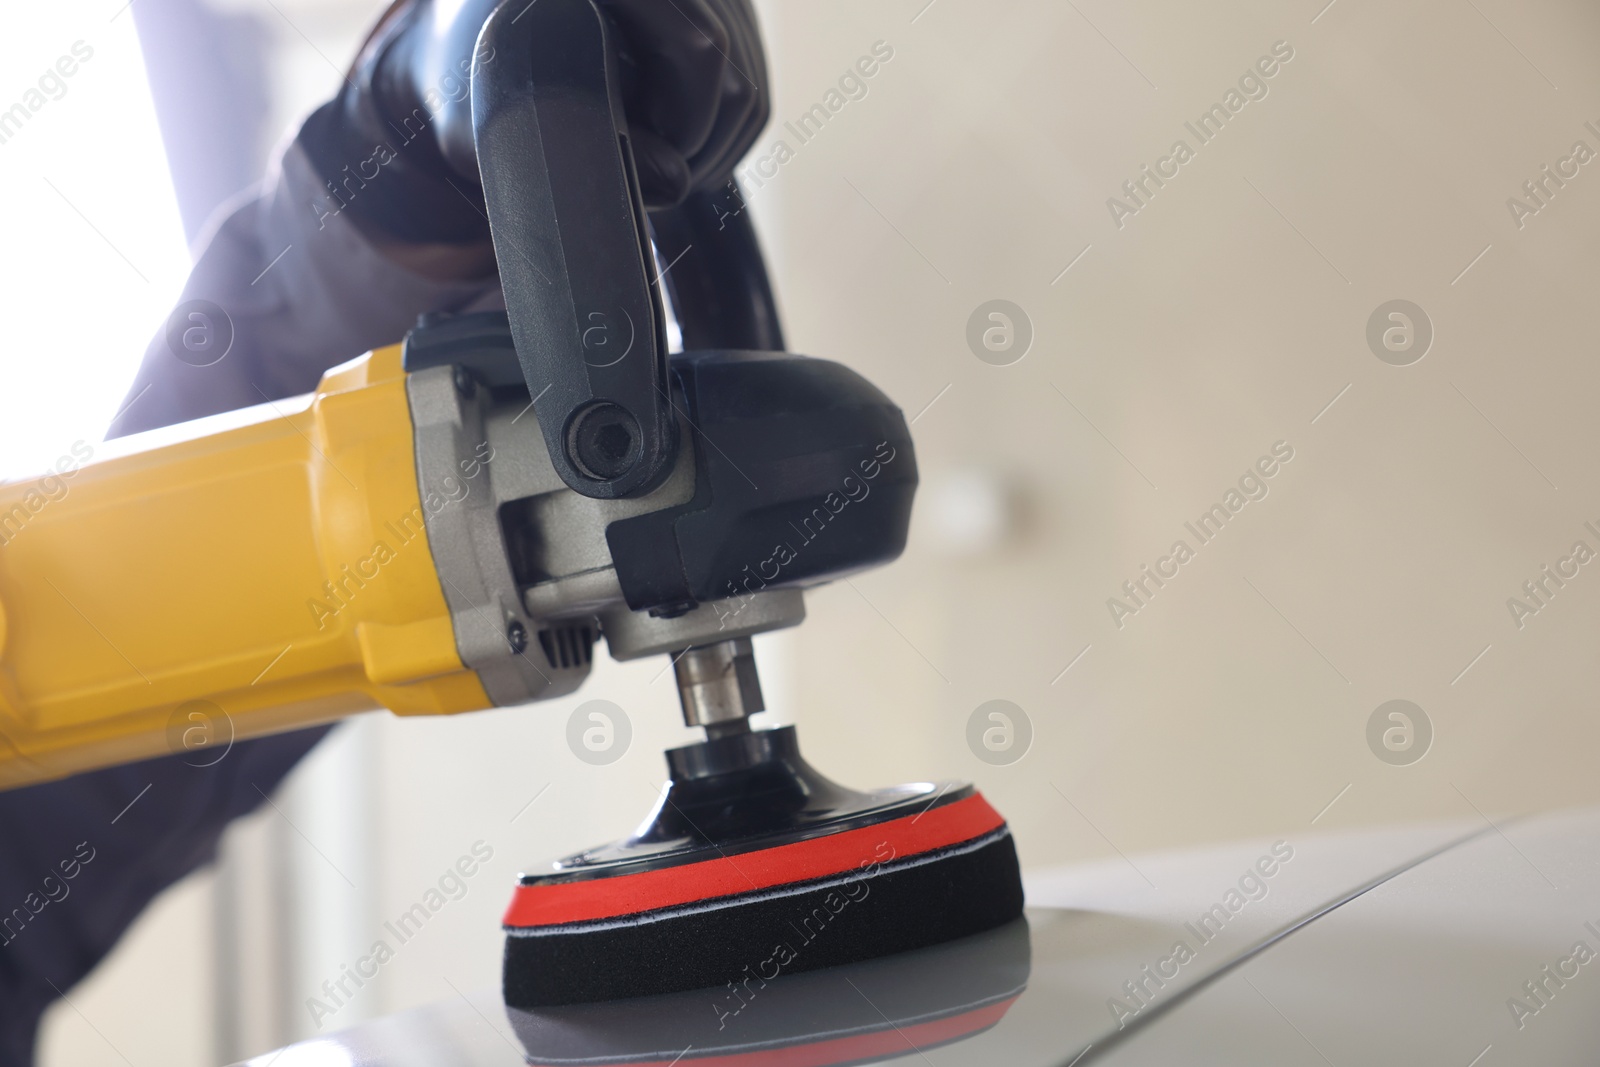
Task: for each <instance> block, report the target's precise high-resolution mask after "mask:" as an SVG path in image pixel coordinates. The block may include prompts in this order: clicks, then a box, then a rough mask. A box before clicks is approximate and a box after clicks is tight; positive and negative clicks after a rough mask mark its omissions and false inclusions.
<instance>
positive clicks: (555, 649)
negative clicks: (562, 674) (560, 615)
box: [539, 626, 594, 668]
mask: <svg viewBox="0 0 1600 1067" xmlns="http://www.w3.org/2000/svg"><path fill="white" fill-rule="evenodd" d="M539 647H540V648H542V649H544V655H545V659H547V660H549V661H550V665H551V666H552V667H561V668H568V667H587V666H588V665H589V661H590V660H589V657H590V653H591V652H592V651H593V649H594V633H593V631H591V630H590V629H589V627H587V626H563V627H562V628H560V629H559V630H540V631H539Z"/></svg>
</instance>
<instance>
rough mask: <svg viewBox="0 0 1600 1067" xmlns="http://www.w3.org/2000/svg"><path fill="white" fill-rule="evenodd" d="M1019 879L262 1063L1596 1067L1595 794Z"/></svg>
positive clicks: (419, 1020)
mask: <svg viewBox="0 0 1600 1067" xmlns="http://www.w3.org/2000/svg"><path fill="white" fill-rule="evenodd" d="M1027 892H1028V903H1029V911H1028V915H1027V918H1026V919H1025V920H1023V921H1019V922H1018V923H1015V924H1012V925H1011V926H1009V927H1007V928H1004V929H1002V930H998V931H994V932H992V933H990V934H985V935H981V936H979V937H975V938H967V939H964V940H963V941H959V942H953V943H951V944H949V945H943V946H936V947H934V948H931V949H925V950H922V951H919V952H915V953H907V954H904V955H901V956H898V957H891V958H888V959H884V960H875V961H868V962H866V963H861V964H855V965H852V966H849V967H839V968H833V969H828V970H822V971H815V972H808V973H802V974H796V975H785V976H780V977H779V978H778V979H776V980H774V981H772V982H768V983H762V982H760V981H759V979H755V980H750V976H739V975H730V976H729V978H730V982H731V983H735V982H736V983H738V987H737V988H735V986H734V985H733V984H730V986H729V987H728V988H726V989H720V990H706V991H700V992H694V993H685V994H676V995H673V996H670V997H651V998H642V999H639V1000H630V1001H621V1002H616V1003H613V1004H605V1005H591V1006H585V1007H581V1008H567V1009H560V1010H552V1011H544V1012H522V1011H512V1010H508V1009H506V1008H505V1007H504V1005H502V1004H501V1003H500V1001H499V997H498V994H497V992H496V991H493V990H489V991H485V992H482V993H480V994H478V995H475V996H470V997H461V998H457V999H455V1000H453V1001H446V1002H443V1003H441V1004H439V1005H436V1006H433V1007H429V1008H425V1009H421V1010H417V1011H412V1012H406V1013H402V1014H398V1015H394V1016H391V1017H389V1018H386V1019H382V1020H378V1021H376V1022H373V1023H370V1024H367V1025H364V1026H360V1027H357V1028H354V1029H352V1030H348V1031H345V1032H343V1033H340V1034H336V1035H333V1036H331V1037H328V1038H320V1039H317V1040H314V1041H309V1042H304V1043H302V1044H299V1045H294V1046H290V1047H289V1048H287V1049H284V1050H280V1051H279V1052H277V1053H271V1054H268V1055H265V1056H262V1057H259V1058H258V1059H256V1060H253V1061H251V1064H252V1065H253V1067H265V1065H266V1064H268V1063H272V1064H274V1065H275V1067H312V1065H315V1067H330V1065H341V1067H342V1065H349V1067H377V1065H384V1067H411V1065H420V1064H460V1065H505V1067H512V1065H518V1064H527V1063H534V1064H590V1065H599V1064H621V1063H632V1064H660V1065H667V1064H672V1063H678V1064H681V1065H684V1067H688V1065H691V1064H716V1065H717V1067H768V1065H771V1067H780V1065H781V1067H812V1065H816V1067H821V1065H824V1064H843V1063H876V1062H884V1061H889V1060H893V1059H898V1058H900V1057H904V1056H912V1057H921V1062H925V1063H929V1064H937V1065H938V1067H965V1065H969V1064H970V1065H982V1067H995V1065H1000V1064H1003V1065H1006V1067H1013V1065H1014V1067H1032V1065H1038V1067H1054V1065H1060V1067H1067V1065H1087V1064H1091V1063H1093V1064H1114V1065H1116V1067H1129V1065H1134V1064H1184V1065H1191V1064H1196V1065H1203V1064H1211V1063H1216V1064H1224V1063H1226V1064H1229V1065H1238V1064H1249V1063H1270V1064H1275V1065H1277V1064H1282V1065H1294V1064H1301V1063H1304V1064H1337V1065H1344V1064H1352V1065H1354V1064H1362V1065H1371V1064H1405V1065H1407V1067H1412V1065H1415V1064H1420V1063H1441V1064H1454V1065H1459V1067H1493V1065H1496V1064H1511V1063H1515V1064H1579V1063H1594V1062H1600V1010H1597V1009H1600V810H1587V811H1579V812H1566V813H1558V814H1551V815H1543V816H1539V817H1535V818H1529V819H1523V820H1519V821H1512V822H1507V821H1500V822H1498V823H1489V822H1487V821H1485V820H1482V819H1480V820H1477V821H1475V822H1471V823H1440V824H1428V825H1416V826H1407V827H1401V828H1392V829H1384V830H1378V831H1363V832H1358V833H1345V834H1330V833H1315V832H1308V833H1307V834H1305V835H1303V836H1298V837H1297V836H1293V835H1286V836H1285V837H1283V838H1280V839H1277V840H1263V841H1255V842H1244V843H1239V844H1234V845H1228V846H1224V847H1217V848H1208V849H1204V850H1196V851H1189V852H1173V853H1162V854H1156V855H1142V856H1133V857H1129V858H1118V859H1116V860H1114V861H1108V862H1106V863H1100V864H1093V865H1082V866H1074V867H1069V868H1062V869H1058V870H1052V871H1045V872H1039V873H1036V874H1034V875H1033V876H1031V877H1030V878H1029V879H1028V883H1027ZM820 936H825V933H824V934H823V935H820ZM741 978H743V979H745V980H744V981H740V979H741Z"/></svg>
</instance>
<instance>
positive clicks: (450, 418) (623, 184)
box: [0, 0, 1022, 1006]
mask: <svg viewBox="0 0 1600 1067" xmlns="http://www.w3.org/2000/svg"><path fill="white" fill-rule="evenodd" d="M611 32H612V31H611V30H610V29H609V28H608V24H607V22H606V19H605V16H604V15H603V14H602V13H601V11H600V10H599V9H598V8H597V7H596V6H595V4H594V3H593V2H592V0H538V2H537V3H532V4H528V3H522V2H516V3H510V4H506V5H503V6H501V7H500V8H499V9H498V10H497V11H496V12H495V13H494V14H493V15H491V16H490V18H489V20H488V21H487V22H486V23H484V24H483V26H482V29H481V33H480V35H479V37H478V42H479V43H478V49H477V54H478V55H480V56H490V55H492V56H493V57H494V60H493V62H489V63H480V64H478V65H477V66H476V67H475V69H474V71H473V77H472V88H471V92H472V114H473V124H474V133H475V139H476V147H477V155H478V160H479V168H480V172H481V177H482V179H483V190H484V197H485V202H486V205H487V213H488V218H489V224H490V230H491V233H492V236H493V239H494V246H495V254H496V258H497V260H498V264H499V270H500V279H501V283H502V288H503V291H504V296H505V304H506V310H505V312H504V313H499V312H493V313H482V314H466V315H450V316H427V317H425V318H424V320H423V321H422V322H419V324H418V326H417V328H416V329H414V330H413V331H411V332H410V334H409V335H408V336H407V337H406V338H405V340H404V343H403V344H402V345H396V346H391V347H389V348H384V349H379V350H376V351H374V352H372V353H370V354H368V355H366V356H364V357H361V358H360V359H357V360H354V361H352V362H351V363H348V364H345V365H343V366H341V367H336V368H334V369H333V370H331V371H329V372H328V373H327V374H326V375H325V376H324V378H323V380H322V382H321V384H320V385H319V387H318V389H317V391H316V392H315V393H314V394H311V395H309V396H307V397H304V398H301V399H299V400H292V401H280V402H278V403H275V404H268V405H263V406H262V407H261V408H256V409H249V410H246V411H241V412H236V413H230V414H229V415H226V416H217V417H214V418H211V419H204V420H199V421H196V422H193V423H188V424H185V425H184V426H180V427H171V428H167V429H164V430H159V431H152V432H151V433H149V434H140V435H135V436H132V437H128V438H124V439H121V440H119V441H116V442H112V443H111V444H108V445H106V446H102V447H101V448H100V450H99V451H98V452H97V453H96V455H95V456H94V457H93V458H92V459H91V460H90V461H89V462H87V463H85V464H83V465H82V466H81V467H80V468H78V469H76V470H75V471H74V472H73V473H72V475H71V478H72V480H71V489H70V492H69V493H67V494H65V495H61V496H59V498H56V497H51V498H50V503H49V505H48V507H47V508H42V509H41V508H40V507H37V506H35V498H36V497H37V498H40V499H42V497H39V494H38V492H36V491H35V490H36V487H35V486H33V485H31V484H30V483H26V482H15V483H7V484H0V535H3V539H4V551H3V552H0V787H5V786H15V785H20V784H24V783H28V782H33V781H40V780H44V779H47V778H50V777H56V776H60V775H63V774H69V773H72V772H75V771H80V770H86V769H89V768H92V767H96V766H104V765H107V764H110V763H116V762H126V761H131V760H135V759H142V758H147V757H149V756H153V755H158V754H162V753H165V752H167V751H175V752H186V751H192V750H193V749H194V748H195V747H196V746H197V745H200V746H204V745H210V746H213V747H218V746H221V745H223V744H225V743H231V741H232V740H233V739H234V738H235V737H247V736H253V735H259V734H264V733H270V732H274V731H279V730H286V729H291V728H294V727H299V726H308V725H311V724H314V723H320V722H329V721H332V720H335V719H338V718H340V717H342V716H345V715H349V714H352V713H355V712H359V711H364V710H368V709H370V708H373V707H386V708H389V709H390V710H392V711H395V712H397V713H399V714H408V715H409V714H449V713H455V712H461V711H470V710H474V709H477V708H485V707H508V706H514V705H521V704H527V703H529V702H532V701H539V700H545V699H550V698H554V697H560V696H564V695H566V694H569V693H571V692H573V691H575V690H576V689H577V688H578V687H579V686H580V685H581V684H582V682H583V681H584V679H585V678H586V677H587V675H588V673H589V670H590V667H591V656H592V651H593V647H594V643H595V641H596V639H597V638H598V637H599V636H602V635H603V636H604V638H605V640H606V644H607V647H608V649H609V651H610V653H611V655H612V656H613V657H614V658H617V659H621V660H629V659H636V658H639V657H643V656H652V655H668V656H671V657H672V659H673V666H674V670H675V671H676V676H677V682H678V690H679V694H680V696H681V702H682V707H683V715H684V719H685V721H686V722H687V723H689V724H690V725H691V726H695V727H700V728H703V729H704V731H705V740H704V741H700V742H698V743H695V744H691V745H687V746H685V747H682V748H677V749H674V750H672V751H670V752H668V753H667V766H668V769H669V772H670V780H669V782H668V786H667V788H666V789H665V790H664V792H663V793H662V795H661V797H660V800H659V802H658V803H657V805H656V807H655V810H654V811H652V812H651V813H650V814H649V817H648V818H647V819H646V820H645V822H644V824H643V825H642V826H641V827H640V828H639V829H638V830H637V831H636V832H635V833H634V834H633V835H632V836H631V837H628V838H627V839H625V840H623V841H620V842H617V843H615V844H612V845H607V846H604V847H601V848H596V849H592V850H589V851H587V852H582V853H579V854H577V855H574V856H569V857H567V858H565V859H562V860H560V861H558V862H556V863H555V864H554V865H553V866H552V867H551V868H550V869H548V870H547V871H545V872H543V873H538V874H530V875H526V876H524V877H523V878H522V879H521V881H520V884H519V885H518V886H517V887H516V890H515V895H514V897H513V899H512V902H511V905H510V907H509V909H508V910H507V912H506V914H505V920H504V925H505V932H506V935H507V937H506V950H505V966H504V991H505V997H506V1001H507V1003H508V1004H511V1005H513V1006H538V1005H558V1004H573V1003H579V1002H588V1001H597V1000H606V999H611V998H618V997H630V996H637V995H644V994H657V993H667V992H672V991H679V990H684V989H691V988H698V987H702V986H724V985H727V984H729V983H743V982H747V981H752V980H764V981H769V982H770V981H772V980H774V979H775V978H776V977H778V976H779V975H782V974H788V973H793V972H799V971H806V970H812V969H815V968H819V967H823V966H826V965H830V964H836V963H842V962H848V961H854V960H861V959H866V958H870V957H876V956H882V955H885V954H889V953H895V952H900V951H903V950H907V949H912V948H916V947H919V946H925V945H930V944H933V943H937V942H942V941H948V940H951V939H954V938H959V937H962V936H964V935H968V934H973V933H976V932H979V931H982V930H986V929H989V928H992V927H996V926H1000V925H1002V924H1004V923H1006V922H1008V921H1010V920H1012V919H1014V918H1015V917H1016V916H1018V915H1019V914H1020V912H1021V908H1022V890H1021V882H1020V877H1019V873H1018V866H1017V857H1016V852H1015V849H1014V847H1013V843H1012V840H1011V837H1010V834H1009V832H1008V830H1007V828H1006V824H1005V822H1004V821H1003V820H1002V819H1001V817H1000V816H999V815H998V814H997V813H996V812H995V811H994V809H993V808H992V807H990V806H989V804H988V803H987V802H986V801H985V800H984V799H983V797H982V796H980V795H978V793H977V792H975V791H974V790H973V789H972V787H971V786H969V785H965V784H960V783H919V784H915V785H905V786H899V787H895V788H891V789H885V790H880V791H876V792H857V791H855V790H851V789H846V788H844V787H842V786H839V785H837V784H835V783H833V782H831V781H829V780H828V779H826V778H824V777H823V776H822V775H820V774H819V773H817V772H816V771H815V770H813V769H812V768H811V767H810V766H809V765H808V764H807V763H806V761H805V760H804V759H803V758H802V756H801V754H800V749H799V746H798V743H797V741H796V738H795V733H794V730H793V728H791V727H785V728H782V729H770V730H753V729H751V727H750V716H751V715H753V714H755V713H756V712H759V711H761V710H762V707H763V704H762V697H761V687H760V683H759V681H758V679H757V675H756V668H755V662H754V659H753V657H752V655H751V645H750V638H751V636H752V635H754V634H758V633H762V632H765V631H770V630H775V629H779V628H782V627H786V626H793V625H795V624H797V623H799V622H800V621H801V620H802V619H803V617H804V604H803V599H802V597H803V590H804V589H806V588H807V587H811V586H815V585H818V584H821V583H823V582H826V581H829V580H831V579H834V578H838V577H841V576H843V575H846V574H850V573H853V572H855V571H859V570H862V569H864V568H867V567H871V566H875V565H878V564H881V563H885V562H888V561H890V560H892V559H894V558H895V557H896V556H898V555H899V554H900V552H901V550H902V549H903V547H904V544H905V538H906V531H907V526H908V522H909V518H910V512H911V501H912V496H913V493H914V491H915V488H916V482H917V471H916V460H915V457H914V454H913V450H912V444H911V440H910V435H909V432H908V430H907V427H906V422H905V419H904V417H903V415H902V414H901V412H900V410H899V409H898V408H897V407H895V406H894V404H893V403H891V402H890V401H889V399H888V398H887V397H886V396H884V394H883V393H882V392H880V391H879V390H878V389H876V388H875V387H874V386H872V385H871V384H870V383H868V382H867V381H866V380H865V379H863V378H862V377H861V376H860V375H858V374H856V373H855V372H854V371H851V370H849V369H848V368H846V367H843V366H841V365H839V364H837V363H832V362H828V361H826V360H820V359H810V358H805V357H801V356H796V355H792V354H789V353H787V352H785V351H784V344H783V337H782V333H781V330H780V328H779V323H778V316H777V311H776V306H775V302H774V300H773V296H772V292H771V289H770V286H769V283H768V278H767V272H766V267H765V265H764V263H763V260H762V257H761V252H760V249H759V245H758V243H757V241H756V237H755V233H754V229H753V227H752V225H751V221H750V214H749V212H748V211H747V210H746V209H745V205H744V203H743V201H742V199H741V198H740V196H739V192H738V188H737V185H736V184H735V183H733V182H731V181H730V182H729V183H728V186H727V188H726V190H724V191H722V192H720V193H714V194H693V195H691V196H690V197H689V199H688V200H687V201H686V202H685V203H684V204H683V205H681V206H679V207H677V208H674V209H672V210H669V211H664V212H658V213H656V214H655V215H653V216H651V217H649V218H648V220H647V217H646V214H645V211H644V208H643V205H642V203H641V200H640V195H639V191H638V181H637V175H636V172H635V170H634V163H633V156H632V152H631V149H630V146H629V142H628V137H627V134H626V129H627V126H626V122H625V119H624V116H623V111H622V104H621V100H622V95H621V92H620V89H619V82H618V78H619V75H618V71H617V67H616V63H615V59H614V57H615V49H614V45H613V42H612V40H611ZM663 283H664V284H663ZM663 288H665V289H666V290H667V293H666V296H667V297H670V300H671V304H672V308H673V312H674V316H675V318H676V321H677V323H678V326H679V328H680V330H681V332H682V337H683V342H684V344H683V347H684V349H685V350H684V351H683V352H680V353H677V354H675V355H672V356H670V358H669V355H668V351H667V343H666V336H667V333H666V325H665V323H666V319H665V311H664V301H663V293H662V289H663ZM530 411H531V413H532V417H525V416H528V415H529V412H530ZM16 516H20V518H16ZM8 518H10V519H12V520H14V521H13V526H15V525H16V523H22V524H23V525H25V527H26V528H25V529H23V530H22V532H21V533H20V535H19V534H17V533H16V531H15V530H14V529H12V527H8V526H5V525H4V522H5V521H6V520H7V519H8ZM7 530H10V531H11V532H10V533H6V532H5V531H7ZM419 546H420V547H419ZM240 560H249V561H250V565H249V566H239V565H238V562H239V561H240ZM196 574H204V575H205V580H204V581H196V580H195V575H196ZM133 664H138V667H137V668H134V667H133V666H132V665H133ZM263 666H265V667H266V668H267V669H266V670H263V669H262V668H263ZM224 734H225V736H224ZM225 752H226V749H223V753H224V754H225ZM220 758H221V757H220V756H219V757H217V759H220ZM216 762H217V760H216V759H204V760H198V761H196V763H195V766H196V768H197V773H206V771H205V768H208V767H211V766H213V765H215V763H216ZM751 976H754V977H753V978H752V977H751Z"/></svg>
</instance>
